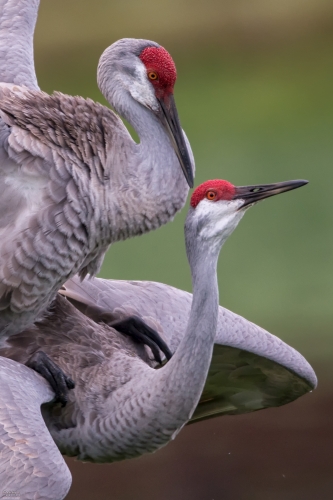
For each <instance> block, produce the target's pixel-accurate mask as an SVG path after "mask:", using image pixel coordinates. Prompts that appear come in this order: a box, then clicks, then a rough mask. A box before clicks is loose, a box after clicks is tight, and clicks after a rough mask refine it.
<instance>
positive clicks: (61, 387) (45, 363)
mask: <svg viewBox="0 0 333 500" xmlns="http://www.w3.org/2000/svg"><path fill="white" fill-rule="evenodd" d="M26 365H27V366H28V367H29V368H32V369H33V370H35V371H36V372H37V373H39V374H40V375H42V377H44V378H45V379H46V380H47V381H48V382H49V384H50V386H51V387H52V389H53V390H54V392H55V395H56V402H57V403H61V406H66V403H67V394H68V391H69V390H70V389H74V387H75V383H74V382H73V380H72V379H71V378H69V377H67V375H65V374H64V372H63V371H62V370H61V369H60V368H59V366H57V365H56V364H55V363H54V362H53V361H52V360H51V358H49V357H48V355H47V354H45V352H43V351H38V352H35V354H33V355H32V356H31V358H29V360H28V361H27V363H26Z"/></svg>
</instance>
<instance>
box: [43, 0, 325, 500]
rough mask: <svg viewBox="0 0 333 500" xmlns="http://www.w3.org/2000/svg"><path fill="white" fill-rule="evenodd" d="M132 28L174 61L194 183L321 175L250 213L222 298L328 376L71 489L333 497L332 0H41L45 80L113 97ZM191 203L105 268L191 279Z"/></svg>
mask: <svg viewBox="0 0 333 500" xmlns="http://www.w3.org/2000/svg"><path fill="white" fill-rule="evenodd" d="M123 37H138V38H147V39H152V40H155V41H157V42H159V43H160V44H162V45H163V46H165V47H166V48H167V49H168V50H169V51H170V53H171V54H172V56H173V58H174V60H175V62H176V65H177V69H178V81H177V85H176V91H175V97H176V102H177V106H178V111H179V115H180V118H181V123H182V126H183V128H184V129H185V130H186V133H187V135H188V137H189V139H190V141H191V145H192V148H193V151H194V154H195V158H196V165H197V175H196V184H199V183H200V182H202V181H204V180H206V179H210V178H225V179H228V180H229V181H231V182H233V183H234V184H238V185H244V184H255V183H269V182H275V181H282V180H288V179H294V178H305V179H309V181H310V184H309V185H308V186H306V187H304V188H302V189H301V190H299V191H295V192H292V193H288V194H285V195H283V196H281V197H277V198H276V199H275V198H274V199H271V200H268V201H267V202H265V203H263V204H261V205H259V206H258V207H256V208H254V209H253V210H251V211H250V212H249V213H248V214H247V215H246V217H245V220H244V221H243V222H242V223H241V224H240V227H239V228H238V229H237V231H236V232H235V234H234V235H233V236H232V238H230V241H228V243H227V244H226V246H225V248H224V250H223V252H222V255H221V258H220V264H219V283H220V302H221V304H223V305H224V306H225V307H227V308H229V309H231V310H233V311H235V312H237V313H239V314H241V315H243V316H245V317H246V318H248V319H250V320H252V321H254V322H255V323H258V324H260V325H261V326H263V327H264V328H266V329H267V330H269V331H270V332H272V333H275V334H276V335H278V336H279V337H281V338H282V339H283V340H285V341H287V342H288V343H290V344H292V345H293V346H294V347H296V348H297V349H298V350H299V351H300V352H302V353H303V354H304V355H305V356H306V357H307V358H308V360H309V361H310V362H311V363H312V365H313V366H314V367H315V369H316V371H317V373H318V376H319V377H320V385H319V389H318V390H317V391H316V392H314V393H313V394H311V395H309V396H307V397H305V398H303V399H302V400H300V401H297V402H295V403H293V404H292V405H289V406H287V407H285V408H279V409H276V410H266V411H264V412H258V413H256V414H253V415H245V416H242V417H229V418H220V419H216V420H212V421H209V422H206V423H201V424H197V425H195V426H191V427H188V428H186V429H184V430H183V431H182V433H181V434H180V436H179V437H177V440H176V441H175V442H174V443H172V444H170V445H169V446H168V447H167V448H165V449H164V450H161V451H159V452H158V453H157V454H155V455H153V456H148V457H143V458H141V459H139V460H134V461H132V462H130V461H129V462H124V463H119V464H113V465H109V466H97V465H84V464H80V463H78V462H74V461H69V464H70V467H71V469H72V471H73V487H72V490H71V493H70V494H69V497H68V498H69V499H72V500H74V499H82V500H86V499H91V498H99V499H101V500H104V499H109V498H110V499H116V500H132V499H138V500H140V499H141V498H142V499H143V498H145V499H153V498H154V499H155V498H158V499H159V500H167V499H175V500H178V499H184V500H187V499H191V500H220V499H230V500H234V499H235V500H237V499H244V500H245V499H250V500H252V499H255V500H277V499H279V500H280V499H281V500H282V499H283V500H289V499H290V500H291V499H292V500H294V499H296V500H298V499H299V500H307V499H309V500H310V499H311V500H312V499H314V498H316V499H320V500H321V499H331V498H332V497H333V478H332V468H333V452H332V451H331V449H332V437H333V435H332V434H333V433H332V425H331V423H330V422H331V415H332V411H333V401H332V391H331V378H332V374H333V366H332V365H333V363H332V361H333V339H332V323H333V315H332V304H331V302H332V296H333V233H332V225H333V210H332V201H331V199H332V187H333V169H332V163H333V140H332V131H333V130H332V129H333V98H332V79H333V65H332V57H333V56H332V52H333V51H332V49H333V3H332V2H331V0H330V1H329V0H288V1H287V0H279V1H278V2H277V1H276V0H233V1H232V0H206V1H203V0H192V1H189V0H178V1H175V0H169V1H164V2H162V1H161V0H155V1H152V0H142V1H134V0H121V1H120V0H117V1H115V0H94V1H93V0H57V1H56V2H55V1H53V2H50V1H47V0H42V2H41V8H40V14H39V20H38V25H37V31H36V37H35V53H36V70H37V75H38V79H39V83H40V86H41V88H42V89H43V90H45V91H47V92H52V91H53V90H60V91H62V92H64V93H69V94H78V95H82V96H85V97H86V96H89V97H91V98H93V99H95V100H98V101H101V102H105V101H104V99H103V96H101V94H100V93H99V91H98V89H97V85H96V67H97V62H98V58H99V56H100V54H101V53H102V51H103V50H104V49H105V48H106V47H107V46H108V45H110V44H111V43H112V42H114V41H115V40H117V39H118V38H123ZM185 214H186V209H185V210H184V211H183V213H182V214H180V215H178V216H177V217H176V219H175V221H174V222H173V223H172V224H169V225H167V226H165V227H164V228H162V229H160V230H158V231H156V232H154V233H151V234H149V235H145V236H144V237H141V238H135V239H133V240H130V241H127V242H124V243H120V244H117V245H115V246H114V247H113V248H112V249H111V250H110V252H109V253H108V255H107V257H106V260H105V262H104V265H103V268H102V272H101V276H103V277H110V278H111V277H112V278H119V279H141V280H155V281H162V282H165V283H169V284H171V285H173V286H176V287H179V288H183V289H187V290H190V289H191V284H190V275H189V269H188V265H187V262H186V257H185V251H184V242H183V229H182V226H183V221H184V217H185Z"/></svg>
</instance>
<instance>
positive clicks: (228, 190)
mask: <svg viewBox="0 0 333 500" xmlns="http://www.w3.org/2000/svg"><path fill="white" fill-rule="evenodd" d="M208 191H215V192H216V194H217V196H216V198H215V200H213V202H214V201H218V200H226V201H230V200H232V199H233V197H234V196H235V192H236V189H235V186H234V185H233V184H231V182H228V181H222V180H220V179H214V180H212V181H206V182H204V183H203V184H200V186H198V187H197V188H196V189H195V190H194V191H193V194H192V196H191V207H193V208H195V207H196V206H197V205H198V204H199V203H200V201H201V200H203V199H204V198H206V194H207V193H208Z"/></svg>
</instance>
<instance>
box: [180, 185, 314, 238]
mask: <svg viewBox="0 0 333 500" xmlns="http://www.w3.org/2000/svg"><path fill="white" fill-rule="evenodd" d="M307 183H308V181H305V180H295V181H287V182H277V183H275V184H258V185H254V186H234V185H233V184H231V183H230V182H228V181H224V180H219V179H215V180H211V181H206V182H204V183H203V184H201V185H200V186H198V187H197V188H196V189H195V190H194V192H193V194H192V197H191V207H190V210H189V214H188V217H187V222H186V225H187V229H188V226H189V225H190V226H191V229H192V232H193V227H195V232H196V235H197V236H201V237H202V238H204V239H206V240H212V241H214V240H215V241H216V242H217V243H218V246H220V244H223V242H224V241H225V240H226V239H227V238H228V237H229V236H230V234H231V233H232V232H233V230H234V229H235V228H236V226H237V224H238V223H239V221H240V220H241V218H242V217H243V215H244V213H245V211H246V210H247V209H248V208H249V207H251V206H253V205H254V204H255V203H258V201H260V200H264V199H266V198H269V197H270V196H275V195H276V194H280V193H284V192H285V191H290V190H292V189H296V188H298V187H301V186H304V185H305V184H307Z"/></svg>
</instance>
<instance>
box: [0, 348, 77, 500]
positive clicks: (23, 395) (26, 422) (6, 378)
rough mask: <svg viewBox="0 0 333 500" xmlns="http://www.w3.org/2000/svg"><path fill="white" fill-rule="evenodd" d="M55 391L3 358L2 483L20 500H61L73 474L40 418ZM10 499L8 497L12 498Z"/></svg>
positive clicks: (0, 360)
mask: <svg viewBox="0 0 333 500" xmlns="http://www.w3.org/2000/svg"><path fill="white" fill-rule="evenodd" d="M53 398H54V393H53V391H52V390H51V388H50V386H49V385H48V383H47V382H46V381H45V380H44V379H43V378H42V377H41V376H40V375H38V374H37V373H36V372H34V371H33V370H31V369H30V368H27V367H26V366H24V365H21V364H20V363H17V362H16V361H12V360H10V359H7V358H3V357H0V454H1V461H0V484H1V491H2V495H3V496H7V495H5V494H4V492H15V494H16V496H18V497H19V498H24V499H25V500H35V499H37V498H43V499H45V500H61V499H62V498H64V497H65V496H66V494H67V492H68V490H69V488H70V485H71V474H70V472H69V470H68V467H67V465H66V463H65V461H64V459H63V458H62V455H61V454H60V452H59V450H58V448H57V447H56V445H55V443H54V441H53V439H52V437H51V435H50V433H49V431H48V430H47V427H46V425H45V423H44V420H43V417H42V415H41V408H40V407H41V404H43V403H46V402H49V401H51V400H52V399H53ZM8 496H10V495H9V494H8Z"/></svg>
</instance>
